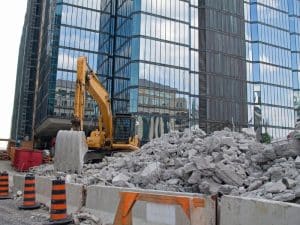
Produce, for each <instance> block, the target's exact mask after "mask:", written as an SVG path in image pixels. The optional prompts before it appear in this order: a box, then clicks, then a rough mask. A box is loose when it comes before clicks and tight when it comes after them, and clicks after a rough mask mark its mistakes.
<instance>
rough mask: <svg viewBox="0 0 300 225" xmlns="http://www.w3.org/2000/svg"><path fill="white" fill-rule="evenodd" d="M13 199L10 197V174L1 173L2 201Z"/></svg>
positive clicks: (0, 192)
mask: <svg viewBox="0 0 300 225" xmlns="http://www.w3.org/2000/svg"><path fill="white" fill-rule="evenodd" d="M2 199H11V196H10V195H9V183H8V173H7V172H3V173H0V200H2Z"/></svg>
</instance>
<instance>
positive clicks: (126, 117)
mask: <svg viewBox="0 0 300 225" xmlns="http://www.w3.org/2000/svg"><path fill="white" fill-rule="evenodd" d="M135 125H136V120H135V118H134V117H133V116H132V115H131V114H116V115H115V116H114V119H113V127H114V143H124V144H129V138H128V137H134V136H135V135H136V134H135Z"/></svg>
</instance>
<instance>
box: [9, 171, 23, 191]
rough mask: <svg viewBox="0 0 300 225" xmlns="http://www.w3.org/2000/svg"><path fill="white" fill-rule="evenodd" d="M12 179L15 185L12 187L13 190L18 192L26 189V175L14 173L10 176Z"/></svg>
mask: <svg viewBox="0 0 300 225" xmlns="http://www.w3.org/2000/svg"><path fill="white" fill-rule="evenodd" d="M10 179H11V180H12V183H13V186H12V188H11V190H12V192H13V193H14V194H16V193H17V191H22V192H23V189H24V180H25V175H18V174H15V175H12V176H10Z"/></svg>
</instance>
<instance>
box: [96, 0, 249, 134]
mask: <svg viewBox="0 0 300 225" xmlns="http://www.w3.org/2000/svg"><path fill="white" fill-rule="evenodd" d="M217 2H218V3H220V5H221V7H222V6H223V7H226V8H223V9H221V10H224V11H223V14H224V17H225V14H228V12H231V10H233V9H232V8H231V7H234V10H236V11H234V12H232V16H231V17H232V18H231V17H230V16H227V17H226V21H227V22H228V23H226V25H224V27H225V26H226V27H228V29H229V31H228V33H229V34H227V37H228V42H230V43H231V44H232V45H231V47H232V48H231V49H230V50H229V51H232V52H230V54H231V55H232V56H231V57H225V56H224V55H221V54H219V62H220V63H222V60H223V59H225V58H226V59H227V60H226V62H224V63H223V64H222V65H224V66H226V68H229V67H230V65H232V66H236V68H237V69H236V70H232V71H228V76H229V77H230V76H232V77H231V78H228V79H225V78H224V79H223V80H221V77H224V73H222V69H220V67H218V68H219V69H220V71H219V72H218V74H217V72H215V75H219V77H220V80H217V79H216V80H214V79H211V80H209V81H204V80H201V79H200V76H199V75H200V69H202V70H203V71H202V74H207V73H209V71H208V69H207V68H206V67H205V68H204V67H203V64H201V63H199V61H200V60H199V54H200V53H201V54H202V57H203V58H204V59H205V61H206V57H207V53H206V50H207V49H208V48H207V45H208V44H211V45H214V43H216V42H218V41H219V40H218V39H214V41H215V42H209V41H208V42H205V43H201V42H200V40H199V35H200V34H199V33H200V32H202V33H203V34H204V35H206V33H208V31H206V30H207V29H209V28H208V26H206V25H207V24H206V23H204V25H203V27H201V28H202V29H201V28H200V23H199V21H200V22H201V19H202V18H203V16H204V18H205V15H206V14H208V12H210V11H209V10H208V8H211V7H212V6H213V7H214V6H216V5H218V4H216V3H214V4H213V5H207V8H206V4H204V1H200V5H199V1H195V0H192V1H184V0H159V1H158V0H134V1H130V0H103V1H102V3H101V13H102V14H101V22H100V27H101V28H100V30H101V32H103V35H102V34H101V36H100V44H99V46H100V47H99V52H100V56H99V61H98V73H99V75H100V76H101V78H102V79H101V80H102V81H103V83H105V84H106V86H107V88H108V90H110V93H111V98H112V102H113V109H114V110H113V111H114V112H115V113H116V112H130V113H134V114H136V115H137V117H138V121H139V124H140V136H141V137H142V138H143V140H149V139H152V138H153V137H157V136H159V135H160V134H161V133H164V132H167V131H169V130H183V129H185V128H188V127H198V126H199V121H201V120H200V116H199V113H200V111H201V109H200V107H199V100H200V101H201V97H200V94H201V93H200V90H201V89H200V82H202V85H203V86H205V87H207V86H209V85H210V86H211V87H212V89H214V88H213V86H214V85H216V83H218V82H220V86H222V87H218V88H221V90H222V91H224V92H225V89H223V87H225V86H226V85H231V84H232V83H233V82H235V86H232V87H234V91H232V93H233V95H232V96H231V97H228V96H227V97H222V93H219V101H218V103H221V104H222V105H224V107H225V105H226V103H224V102H223V101H224V99H225V100H227V101H228V102H230V103H231V104H232V105H233V106H234V109H237V110H234V112H235V114H234V116H233V117H232V116H231V115H229V114H230V112H231V111H229V110H228V112H226V113H222V112H221V111H219V112H218V113H217V115H216V117H215V118H214V119H211V118H208V117H209V113H208V110H206V114H205V115H204V117H203V121H205V122H204V123H205V124H206V125H205V126H204V127H202V128H204V129H206V130H208V129H207V128H208V127H209V130H208V131H212V130H214V129H218V128H220V127H221V126H225V124H226V125H228V121H232V119H233V120H234V122H237V124H238V125H241V124H244V125H245V124H246V121H247V119H246V111H245V110H246V101H245V100H246V95H245V94H246V92H245V93H243V91H244V90H246V88H243V87H246V86H243V83H245V80H246V79H245V76H246V72H245V66H243V65H244V64H245V63H244V58H245V51H244V49H245V48H244V42H243V41H244V29H242V30H241V27H244V25H243V26H242V23H243V10H242V9H243V8H242V7H241V6H242V4H239V3H238V1H233V2H234V3H232V2H231V1H230V3H222V2H223V1H217ZM207 4H208V3H207ZM204 6H205V7H204ZM217 10H220V9H218V8H216V9H215V11H217ZM200 12H201V13H202V15H201V16H199V13H200ZM238 12H239V14H238V15H237V13H238ZM230 19H231V20H232V22H230ZM207 21H208V20H207ZM215 22H216V23H219V24H214V25H213V26H211V27H210V28H213V27H215V26H220V27H222V26H221V25H220V24H222V21H221V20H219V21H215ZM234 23H235V24H234ZM202 24H203V23H202ZM232 26H233V27H234V28H232ZM230 29H232V31H231V30H230ZM233 32H236V34H235V35H236V36H237V37H236V38H235V39H234V38H230V37H231V36H233ZM216 33H219V32H216ZM224 33H225V31H224ZM238 35H240V36H238ZM219 38H221V35H220V36H219ZM234 41H236V43H237V44H236V45H234ZM200 44H201V47H202V48H201V49H200V47H199V46H200ZM233 49H238V50H237V51H240V52H237V51H233ZM209 62H210V63H211V67H213V62H212V59H209ZM201 66H202V67H201ZM211 77H212V78H214V77H215V76H211ZM233 77H235V78H233ZM238 79H239V80H240V82H239V81H238ZM233 80H235V81H233ZM223 81H224V82H226V81H227V83H226V84H225V83H222V82H223ZM208 83H209V84H208ZM241 90H242V91H241ZM201 91H203V93H202V98H203V100H202V101H204V102H207V101H209V100H208V96H209V95H213V93H214V92H213V91H211V93H208V88H206V90H204V89H203V90H201ZM239 91H240V92H241V93H242V95H241V93H239V94H238V95H236V93H235V92H239ZM224 92H223V94H224ZM234 96H239V100H237V99H234V98H236V97H234ZM243 97H244V98H243ZM243 99H244V101H243ZM214 104H215V105H216V104H217V101H216V102H214ZM211 106H212V105H211V104H210V103H209V104H208V105H205V106H203V107H211ZM227 108H228V109H229V108H230V106H228V107H227ZM218 109H219V110H221V109H222V107H221V108H218ZM210 110H211V111H210V112H212V113H213V112H215V110H216V106H215V108H213V107H211V108H210ZM232 112H233V110H232ZM215 114H216V113H215ZM242 114H243V116H242ZM242 120H244V122H241V121H242ZM211 121H213V123H215V124H219V123H220V122H221V125H220V127H217V126H211V125H210V124H211ZM207 124H209V126H208V125H207ZM229 124H231V122H229Z"/></svg>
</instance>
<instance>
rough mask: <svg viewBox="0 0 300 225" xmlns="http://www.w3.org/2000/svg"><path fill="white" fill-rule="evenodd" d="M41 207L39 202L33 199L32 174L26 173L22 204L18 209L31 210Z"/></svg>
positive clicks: (33, 178) (33, 184)
mask: <svg viewBox="0 0 300 225" xmlns="http://www.w3.org/2000/svg"><path fill="white" fill-rule="evenodd" d="M40 207H41V204H40V203H37V202H36V201H35V177H34V175H33V174H27V175H26V176H25V181H24V197H23V205H21V206H19V209H24V210H32V209H38V208H40Z"/></svg>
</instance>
